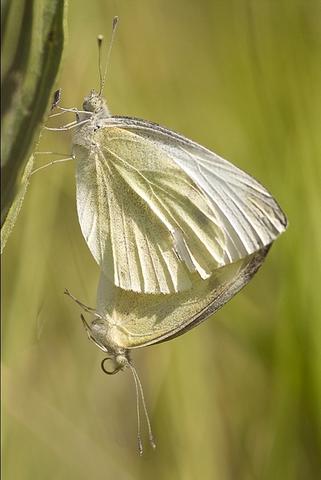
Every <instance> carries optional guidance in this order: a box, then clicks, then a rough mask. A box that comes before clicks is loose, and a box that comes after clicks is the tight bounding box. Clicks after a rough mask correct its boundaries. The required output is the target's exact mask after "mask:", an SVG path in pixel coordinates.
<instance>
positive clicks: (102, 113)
mask: <svg viewBox="0 0 321 480" xmlns="http://www.w3.org/2000/svg"><path fill="white" fill-rule="evenodd" d="M83 109H84V110H85V111H86V112H92V113H93V114H94V115H95V116H96V118H101V117H110V116H111V114H110V112H109V109H108V107H107V103H106V100H105V99H104V98H103V97H102V96H101V95H100V94H99V93H97V92H96V91H95V90H91V91H90V93H89V95H87V97H85V98H84V103H83Z"/></svg>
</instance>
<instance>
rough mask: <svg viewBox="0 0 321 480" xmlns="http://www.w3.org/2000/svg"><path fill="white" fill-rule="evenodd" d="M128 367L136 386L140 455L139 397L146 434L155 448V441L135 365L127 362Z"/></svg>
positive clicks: (141, 447)
mask: <svg viewBox="0 0 321 480" xmlns="http://www.w3.org/2000/svg"><path fill="white" fill-rule="evenodd" d="M129 367H130V369H131V372H132V374H133V377H134V381H135V387H136V405H137V421H138V434H137V438H138V450H139V453H140V455H142V454H143V446H142V441H141V426H140V406H139V403H140V401H139V400H140V399H141V402H142V405H143V410H144V414H145V418H146V423H147V428H148V436H149V443H150V445H151V446H152V448H156V443H155V440H154V435H153V432H152V427H151V423H150V419H149V415H148V411H147V407H146V402H145V396H144V391H143V387H142V384H141V381H140V378H139V376H138V373H137V371H136V369H135V367H134V366H133V365H131V364H130V363H129ZM139 394H140V398H139Z"/></svg>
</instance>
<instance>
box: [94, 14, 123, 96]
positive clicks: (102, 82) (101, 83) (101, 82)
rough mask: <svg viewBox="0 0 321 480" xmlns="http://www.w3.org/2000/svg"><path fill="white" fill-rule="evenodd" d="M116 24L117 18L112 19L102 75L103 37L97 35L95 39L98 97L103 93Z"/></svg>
mask: <svg viewBox="0 0 321 480" xmlns="http://www.w3.org/2000/svg"><path fill="white" fill-rule="evenodd" d="M117 24H118V17H114V18H113V24H112V31H111V37H110V42H109V47H108V52H107V58H106V64H105V70H104V74H102V66H101V48H102V43H103V39H104V37H103V35H98V37H97V42H98V69H99V96H100V95H101V94H102V93H103V90H104V87H105V84H106V78H107V72H108V66H109V60H110V54H111V50H112V46H113V43H114V39H115V34H116V29H117Z"/></svg>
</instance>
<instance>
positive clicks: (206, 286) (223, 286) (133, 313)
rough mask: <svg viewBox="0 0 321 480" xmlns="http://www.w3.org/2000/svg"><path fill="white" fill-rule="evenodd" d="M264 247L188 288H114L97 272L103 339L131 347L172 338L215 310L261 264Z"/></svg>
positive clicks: (251, 275) (242, 285)
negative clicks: (160, 291)
mask: <svg viewBox="0 0 321 480" xmlns="http://www.w3.org/2000/svg"><path fill="white" fill-rule="evenodd" d="M269 248H270V247H269V246H267V247H264V248H262V249H261V250H259V251H258V252H256V253H254V254H252V255H250V256H248V257H246V258H244V259H242V260H238V261H237V262H235V263H231V264H228V265H226V266H225V267H222V268H220V269H218V270H217V271H216V272H214V273H213V274H212V275H211V277H209V278H208V279H206V280H198V281H196V282H195V283H194V284H193V287H192V288H191V289H190V290H189V291H187V292H179V293H176V294H170V295H144V294H137V293H135V292H132V291H129V290H123V289H121V288H118V287H115V285H113V284H112V282H111V281H110V280H109V279H108V278H106V277H105V276H104V274H101V276H100V282H99V287H98V293H97V311H98V312H99V314H100V315H101V316H102V317H103V318H104V319H105V321H106V331H108V343H109V344H111V345H113V346H114V348H116V349H117V348H125V349H133V348H139V347H145V346H148V345H152V344H155V343H160V342H163V341H167V340H170V339H172V338H175V337H177V336H179V335H182V334H183V333H185V332H187V331H188V330H190V329H191V328H194V327H195V326H197V325H198V324H200V323H201V322H202V321H204V320H206V319H207V318H208V317H209V316H210V315H212V314H214V313H215V312H216V311H217V310H219V309H220V308H221V307H222V306H223V305H224V304H225V303H226V302H228V301H229V300H230V299H231V298H232V297H233V296H234V295H236V293H238V292H239V291H240V290H241V288H243V287H244V286H245V285H246V284H247V283H248V282H249V281H250V279H251V278H252V277H253V275H254V274H255V273H256V271H257V270H258V268H259V267H260V266H261V265H262V263H263V261H264V259H265V256H266V255H267V253H268V250H269Z"/></svg>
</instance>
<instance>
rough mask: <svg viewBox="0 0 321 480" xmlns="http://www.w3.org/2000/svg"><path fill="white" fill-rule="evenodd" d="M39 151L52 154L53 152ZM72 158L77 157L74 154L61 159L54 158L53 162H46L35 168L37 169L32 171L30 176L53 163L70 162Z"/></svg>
mask: <svg viewBox="0 0 321 480" xmlns="http://www.w3.org/2000/svg"><path fill="white" fill-rule="evenodd" d="M38 153H48V154H50V153H51V152H38ZM53 155H56V154H53ZM70 160H75V157H73V156H72V157H66V158H60V159H59V160H52V161H51V162H49V163H46V164H45V165H41V167H38V168H35V170H33V171H32V172H31V174H30V176H31V175H33V174H34V173H37V172H39V171H40V170H43V169H44V168H47V167H50V166H51V165H55V164H57V163H63V162H69V161H70Z"/></svg>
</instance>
